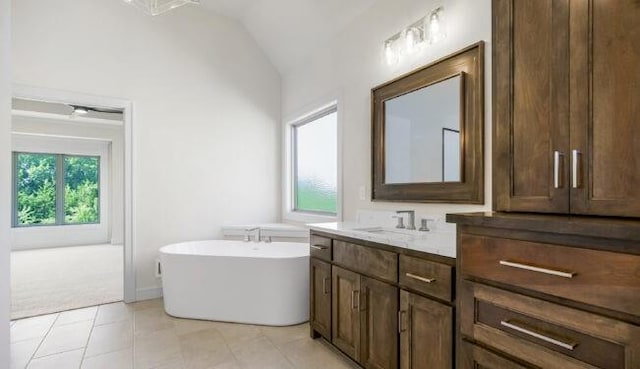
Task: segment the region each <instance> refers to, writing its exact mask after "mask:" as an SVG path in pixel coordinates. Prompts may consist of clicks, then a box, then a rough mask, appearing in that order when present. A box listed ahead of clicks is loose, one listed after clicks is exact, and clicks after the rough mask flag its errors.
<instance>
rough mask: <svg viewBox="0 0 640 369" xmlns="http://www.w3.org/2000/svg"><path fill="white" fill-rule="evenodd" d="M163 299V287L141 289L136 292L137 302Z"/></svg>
mask: <svg viewBox="0 0 640 369" xmlns="http://www.w3.org/2000/svg"><path fill="white" fill-rule="evenodd" d="M161 297H162V287H147V288H140V289H139V290H137V291H136V301H144V300H153V299H159V298H161Z"/></svg>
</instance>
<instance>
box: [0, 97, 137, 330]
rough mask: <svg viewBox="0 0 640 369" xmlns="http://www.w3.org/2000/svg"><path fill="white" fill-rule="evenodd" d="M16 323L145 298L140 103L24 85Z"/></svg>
mask: <svg viewBox="0 0 640 369" xmlns="http://www.w3.org/2000/svg"><path fill="white" fill-rule="evenodd" d="M12 105H13V109H12V152H13V176H12V180H13V182H12V183H13V191H12V192H13V196H12V200H13V201H12V222H13V224H12V225H13V227H12V232H11V238H12V243H11V245H12V252H11V278H12V280H11V286H12V291H11V292H12V298H11V305H12V312H11V315H12V316H11V318H12V319H20V318H25V317H30V316H36V315H43V314H50V313H54V312H59V311H65V310H69V309H77V308H82V307H88V306H94V305H99V304H104V303H108V302H114V301H123V300H124V301H125V302H132V301H134V300H135V283H134V273H133V265H132V262H133V252H132V239H133V238H132V226H131V220H132V219H133V218H132V213H131V212H132V209H133V207H132V205H131V204H132V202H131V199H132V196H131V193H132V192H131V190H132V183H131V169H132V166H131V104H130V103H129V102H127V101H125V100H120V99H111V98H103V97H96V96H91V95H85V94H77V93H69V92H64V91H58V90H51V89H36V88H32V87H26V86H14V98H13V101H12Z"/></svg>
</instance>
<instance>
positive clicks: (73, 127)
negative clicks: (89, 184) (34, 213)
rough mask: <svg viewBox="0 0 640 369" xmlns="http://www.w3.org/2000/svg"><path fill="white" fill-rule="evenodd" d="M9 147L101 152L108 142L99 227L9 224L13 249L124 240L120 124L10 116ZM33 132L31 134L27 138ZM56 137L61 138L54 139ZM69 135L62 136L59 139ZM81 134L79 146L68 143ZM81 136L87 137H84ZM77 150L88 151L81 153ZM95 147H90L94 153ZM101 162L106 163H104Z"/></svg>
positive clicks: (102, 164)
mask: <svg viewBox="0 0 640 369" xmlns="http://www.w3.org/2000/svg"><path fill="white" fill-rule="evenodd" d="M11 126H12V128H11V130H12V132H13V138H12V141H13V149H14V150H18V151H33V152H36V151H38V152H47V151H48V152H54V151H52V150H55V147H52V146H51V144H50V145H49V148H50V149H49V150H47V149H46V148H45V147H44V146H43V145H42V141H43V140H44V142H45V143H46V142H48V141H53V143H54V144H55V142H57V141H58V140H61V141H60V142H62V143H63V144H64V145H65V146H64V149H63V150H61V153H78V154H82V153H84V154H86V155H100V153H101V152H102V151H104V150H103V147H104V146H105V144H106V145H107V151H108V152H106V153H104V152H103V153H102V155H105V154H106V155H107V157H106V161H105V159H104V158H103V159H101V179H100V196H101V197H100V199H101V205H100V213H101V214H100V216H101V222H100V225H99V226H98V225H94V224H91V225H78V226H64V227H24V228H13V229H12V231H11V237H12V241H11V245H12V249H13V250H19V249H29V248H41V247H59V246H73V245H90V244H98V243H111V244H114V245H121V244H122V243H123V240H124V146H123V145H124V136H123V130H122V124H121V122H120V124H119V125H118V122H115V124H96V123H88V122H82V121H77V120H62V119H49V118H41V117H25V116H13V118H12V122H11ZM32 135H35V136H32ZM58 137H62V138H61V139H58ZM67 137H68V138H74V139H70V140H66V139H64V138H67ZM75 138H80V139H82V140H80V141H79V142H80V144H79V145H75V148H74V146H73V143H74V142H77V141H76V140H75ZM85 139H86V141H85ZM16 140H18V141H22V142H24V141H26V144H27V145H38V146H36V148H35V149H31V150H20V149H18V148H17V147H16V143H17V142H16ZM81 150H89V151H83V152H80V151H81ZM94 150H95V151H94ZM103 161H105V162H106V166H105V162H103Z"/></svg>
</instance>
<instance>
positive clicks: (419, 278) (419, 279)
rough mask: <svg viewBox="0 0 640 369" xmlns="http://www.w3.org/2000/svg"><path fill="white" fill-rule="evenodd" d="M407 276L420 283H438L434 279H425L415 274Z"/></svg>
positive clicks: (407, 274)
mask: <svg viewBox="0 0 640 369" xmlns="http://www.w3.org/2000/svg"><path fill="white" fill-rule="evenodd" d="M405 275H406V276H407V277H409V278H413V279H415V280H418V281H420V282H425V283H433V282H435V281H436V280H435V279H434V278H425V277H421V276H419V275H415V274H413V273H406V274H405Z"/></svg>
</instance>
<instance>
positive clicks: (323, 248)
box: [311, 245, 328, 250]
mask: <svg viewBox="0 0 640 369" xmlns="http://www.w3.org/2000/svg"><path fill="white" fill-rule="evenodd" d="M311 248H312V249H316V250H326V249H328V247H327V246H316V245H311Z"/></svg>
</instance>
